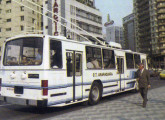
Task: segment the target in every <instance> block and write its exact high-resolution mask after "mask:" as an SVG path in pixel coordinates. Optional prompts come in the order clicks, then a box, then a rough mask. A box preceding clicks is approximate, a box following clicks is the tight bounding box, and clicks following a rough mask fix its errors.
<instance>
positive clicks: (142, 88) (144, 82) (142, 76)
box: [137, 63, 151, 108]
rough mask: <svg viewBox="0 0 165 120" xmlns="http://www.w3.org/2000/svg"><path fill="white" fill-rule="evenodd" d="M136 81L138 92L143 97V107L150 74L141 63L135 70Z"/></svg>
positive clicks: (145, 103)
mask: <svg viewBox="0 0 165 120" xmlns="http://www.w3.org/2000/svg"><path fill="white" fill-rule="evenodd" d="M137 81H138V85H139V92H140V94H141V96H142V98H143V107H144V108H145V107H146V105H147V101H148V99H147V92H148V88H150V87H151V85H150V74H149V72H148V70H146V69H145V68H144V65H143V64H142V63H140V64H139V69H138V71H137Z"/></svg>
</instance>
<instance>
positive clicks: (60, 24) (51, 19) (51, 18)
mask: <svg viewBox="0 0 165 120" xmlns="http://www.w3.org/2000/svg"><path fill="white" fill-rule="evenodd" d="M13 1H14V2H16V3H18V4H20V5H22V6H25V7H26V8H28V9H31V10H33V11H35V12H37V13H39V14H41V15H43V16H46V17H47V18H49V19H51V20H52V21H55V22H57V23H59V24H60V25H62V26H63V27H66V28H67V29H70V28H69V27H67V26H65V25H63V24H62V23H60V22H58V21H56V20H55V19H53V18H51V17H49V16H47V15H44V14H43V13H41V12H39V11H36V10H34V9H33V8H30V7H28V6H26V5H24V4H23V3H20V2H18V1H16V0H13ZM70 30H71V31H73V32H74V33H76V34H77V35H79V36H81V37H82V38H84V39H85V40H87V41H90V40H89V39H88V38H86V37H85V36H83V35H81V34H79V33H78V32H77V31H75V30H73V29H70ZM90 42H91V41H90Z"/></svg>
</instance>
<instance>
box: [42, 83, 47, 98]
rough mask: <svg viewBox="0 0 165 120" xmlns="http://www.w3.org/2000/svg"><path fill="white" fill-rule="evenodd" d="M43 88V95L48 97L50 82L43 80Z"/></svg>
mask: <svg viewBox="0 0 165 120" xmlns="http://www.w3.org/2000/svg"><path fill="white" fill-rule="evenodd" d="M41 86H42V95H43V96H47V95H48V80H42V83H41Z"/></svg>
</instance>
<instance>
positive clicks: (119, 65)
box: [117, 57, 125, 91]
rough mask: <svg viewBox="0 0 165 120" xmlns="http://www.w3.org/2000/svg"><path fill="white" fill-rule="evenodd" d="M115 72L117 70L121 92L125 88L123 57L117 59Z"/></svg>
mask: <svg viewBox="0 0 165 120" xmlns="http://www.w3.org/2000/svg"><path fill="white" fill-rule="evenodd" d="M117 70H118V74H119V85H120V91H122V90H124V88H125V82H124V78H125V76H124V58H123V57H117Z"/></svg>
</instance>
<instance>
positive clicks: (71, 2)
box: [44, 0, 103, 41]
mask: <svg viewBox="0 0 165 120" xmlns="http://www.w3.org/2000/svg"><path fill="white" fill-rule="evenodd" d="M54 8H55V9H56V10H54V11H53V12H54V13H55V14H57V15H56V16H55V18H56V20H57V21H58V22H60V23H61V24H63V25H65V26H66V27H65V26H62V25H61V24H58V23H57V22H55V24H54V25H53V24H52V25H53V26H55V28H56V29H54V32H53V33H54V35H64V36H66V37H68V36H69V37H70V38H71V39H74V40H77V41H83V40H84V39H83V38H82V37H81V36H80V35H83V36H85V37H87V38H89V39H90V38H91V36H93V37H101V38H102V37H103V36H102V14H101V12H100V11H99V10H98V9H96V7H95V1H94V0H67V1H66V0H55V3H54ZM59 16H61V17H62V18H61V17H59ZM63 18H64V19H66V20H64V19H63ZM44 23H46V22H44ZM49 26H51V25H48V28H49ZM80 28H82V29H83V30H85V31H86V32H85V31H83V30H82V29H80ZM44 31H45V30H44ZM79 34H80V35H79Z"/></svg>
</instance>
